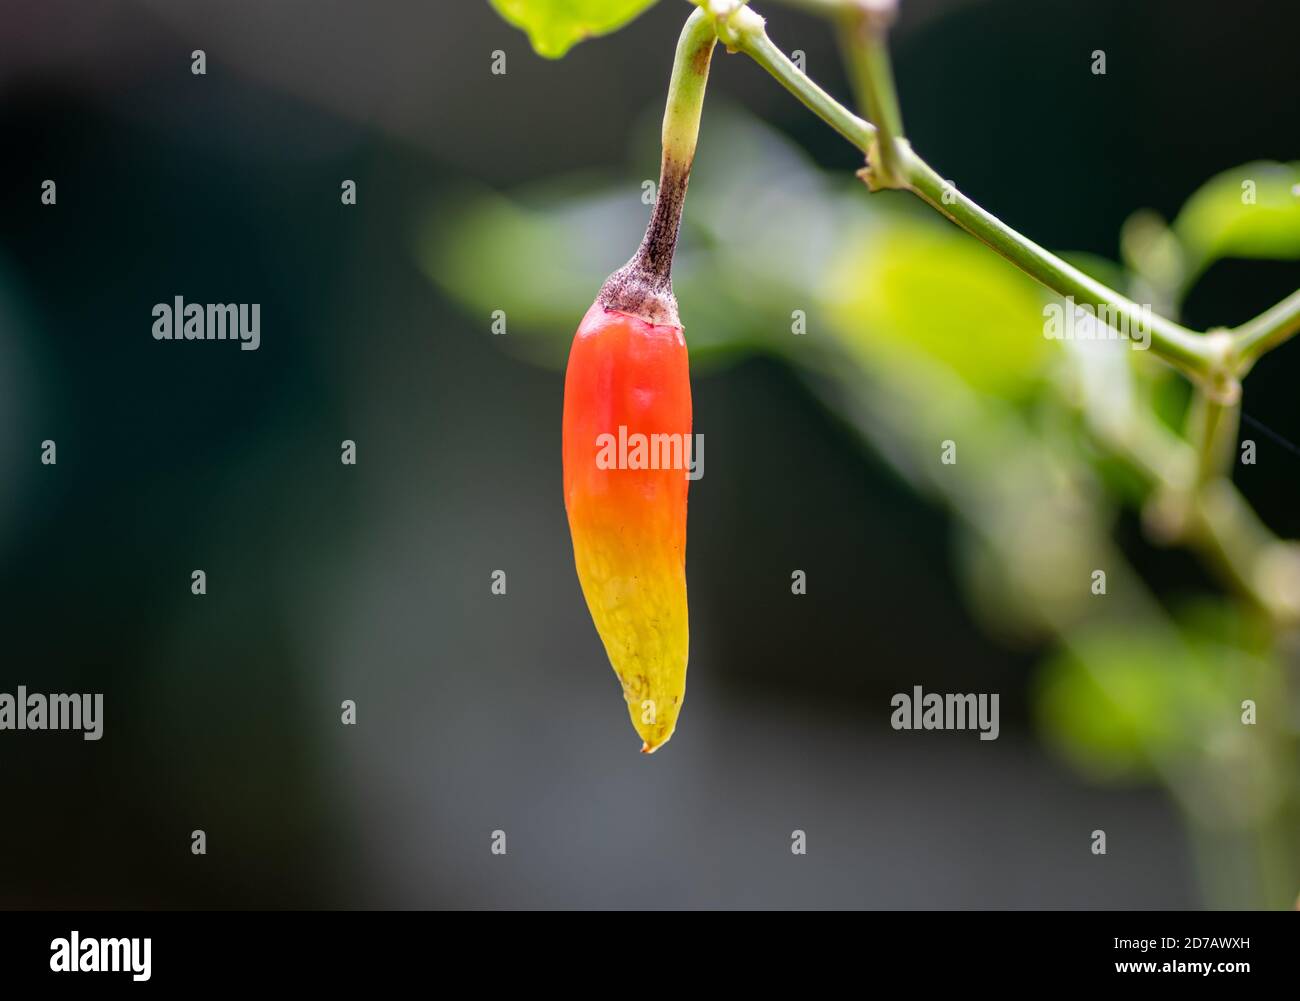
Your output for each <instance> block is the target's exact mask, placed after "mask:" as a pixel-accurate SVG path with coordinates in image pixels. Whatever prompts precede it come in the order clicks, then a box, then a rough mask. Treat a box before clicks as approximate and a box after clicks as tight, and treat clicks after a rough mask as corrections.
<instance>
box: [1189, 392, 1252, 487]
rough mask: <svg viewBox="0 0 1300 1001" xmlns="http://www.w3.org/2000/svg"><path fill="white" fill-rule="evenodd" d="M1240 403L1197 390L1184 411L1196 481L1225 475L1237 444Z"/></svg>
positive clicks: (1208, 480)
mask: <svg viewBox="0 0 1300 1001" xmlns="http://www.w3.org/2000/svg"><path fill="white" fill-rule="evenodd" d="M1240 421H1241V403H1240V401H1238V402H1233V403H1225V402H1223V401H1222V400H1217V399H1214V398H1213V397H1211V396H1209V395H1207V394H1206V393H1202V392H1197V393H1196V395H1195V396H1194V397H1193V398H1192V403H1191V407H1190V408H1189V410H1188V414H1187V440H1188V441H1189V442H1191V443H1192V447H1193V448H1195V449H1196V456H1197V462H1196V482H1197V484H1205V483H1208V482H1210V481H1211V480H1213V479H1217V478H1219V477H1222V476H1226V475H1227V472H1228V469H1229V468H1230V465H1231V463H1232V454H1233V449H1234V448H1235V447H1236V444H1237V429H1238V427H1239V424H1240Z"/></svg>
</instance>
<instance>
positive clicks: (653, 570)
mask: <svg viewBox="0 0 1300 1001" xmlns="http://www.w3.org/2000/svg"><path fill="white" fill-rule="evenodd" d="M715 40H716V39H715V37H714V33H713V28H712V26H711V25H710V23H709V22H708V20H707V18H705V17H704V14H703V12H702V11H696V13H695V14H694V15H692V17H691V18H690V19H689V20H688V21H687V24H686V27H685V29H683V31H682V36H681V40H680V41H679V43H678V48H677V59H676V62H675V64H674V70H673V81H672V85H671V87H670V89H669V95H668V109H667V112H666V113H665V115H664V151H663V162H662V165H661V169H660V177H659V190H658V195H657V197H656V199H655V206H654V211H653V213H652V214H651V218H650V224H649V226H648V227H647V228H646V233H645V238H644V239H643V240H642V242H641V246H640V248H639V249H638V250H637V252H636V254H635V255H633V257H632V259H631V260H630V261H628V263H627V264H626V265H624V266H623V267H622V268H620V269H619V270H618V271H615V272H614V273H613V274H612V275H610V277H609V279H608V280H607V281H606V282H605V284H604V286H603V287H602V288H601V290H600V294H599V295H597V296H596V301H595V302H594V303H593V304H592V306H591V308H590V309H589V310H587V315H586V316H584V317H583V319H582V323H581V324H580V325H579V327H578V332H577V335H576V336H575V337H574V340H573V347H572V349H571V351H570V353H569V364H568V369H567V372H566V375H565V382H564V431H563V439H564V502H565V510H566V511H567V512H568V516H569V530H570V533H571V534H572V537H573V554H574V561H575V563H576V565H577V570H578V580H579V582H580V583H581V585H582V593H583V595H584V596H585V597H586V599H587V608H588V609H589V610H590V612H591V617H592V620H593V621H594V622H595V624H596V631H597V632H598V633H599V634H600V638H601V641H602V642H603V643H604V646H605V652H606V654H607V655H608V656H609V661H610V664H611V665H612V666H613V668H614V673H615V674H617V675H618V679H619V681H620V682H621V683H622V686H623V697H624V698H625V699H626V700H627V705H628V712H629V714H630V715H631V717H632V725H633V726H634V727H635V728H636V730H637V733H638V734H640V736H641V739H642V741H643V745H642V748H641V750H642V751H643V752H646V753H650V752H652V751H654V750H656V749H657V748H658V747H660V746H662V745H663V744H664V743H665V742H667V740H668V739H669V738H670V737H671V736H672V734H673V730H674V728H675V727H676V725H677V716H678V713H679V712H680V711H681V706H682V699H683V697H684V695H685V692H686V661H687V654H688V648H689V627H688V623H687V606H686V491H687V486H688V484H689V482H690V481H689V480H688V479H687V472H688V468H687V467H688V463H689V453H690V442H691V384H690V365H689V362H688V359H687V353H686V338H685V336H684V334H683V330H682V325H681V321H680V320H679V318H678V314H677V300H676V298H675V297H674V296H673V290H672V263H673V251H674V249H675V247H676V244H677V233H678V229H679V225H680V222H681V212H682V204H683V201H684V200H685V197H686V185H687V181H688V179H689V177H690V170H691V163H692V161H693V159H694V151H695V138H696V135H697V133H698V129H699V114H700V106H701V103H702V101H703V97H704V83H705V80H706V79H707V75H708V67H709V60H710V57H711V55H712V52H713V46H714V42H715ZM665 451H666V452H667V454H668V456H669V457H670V458H672V459H676V461H675V462H671V461H670V462H668V463H667V468H665V463H664V461H663V458H664V453H665Z"/></svg>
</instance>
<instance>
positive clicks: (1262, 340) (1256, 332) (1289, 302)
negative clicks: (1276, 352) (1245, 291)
mask: <svg viewBox="0 0 1300 1001" xmlns="http://www.w3.org/2000/svg"><path fill="white" fill-rule="evenodd" d="M1297 333H1300V289H1297V290H1296V291H1294V292H1292V293H1291V294H1290V295H1289V296H1287V297H1286V298H1285V299H1283V300H1282V301H1281V302H1279V303H1278V304H1277V305H1276V306H1274V307H1273V308H1272V309H1269V310H1267V311H1265V312H1263V313H1261V314H1260V315H1259V316H1257V317H1255V318H1254V319H1253V320H1248V321H1246V322H1245V323H1243V324H1242V325H1241V326H1240V327H1237V328H1236V329H1235V330H1233V331H1232V336H1233V338H1234V339H1235V341H1236V354H1237V358H1238V359H1239V360H1240V366H1241V367H1240V369H1239V373H1238V374H1239V375H1245V374H1246V372H1248V371H1249V370H1250V367H1251V366H1252V365H1254V364H1255V362H1256V361H1257V360H1258V359H1259V356H1260V355H1262V354H1264V353H1265V352H1266V351H1271V350H1272V349H1273V348H1275V347H1277V346H1278V345H1279V344H1282V343H1283V342H1285V341H1287V340H1289V339H1290V338H1291V337H1293V336H1295V334H1297Z"/></svg>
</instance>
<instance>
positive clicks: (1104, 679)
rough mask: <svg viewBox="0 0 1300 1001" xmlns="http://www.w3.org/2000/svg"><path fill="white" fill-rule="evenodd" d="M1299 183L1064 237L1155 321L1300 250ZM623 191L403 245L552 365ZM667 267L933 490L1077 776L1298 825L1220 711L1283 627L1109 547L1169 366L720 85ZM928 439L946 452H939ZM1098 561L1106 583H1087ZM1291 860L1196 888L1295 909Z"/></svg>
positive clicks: (1292, 742)
mask: <svg viewBox="0 0 1300 1001" xmlns="http://www.w3.org/2000/svg"><path fill="white" fill-rule="evenodd" d="M1246 180H1250V181H1252V182H1253V183H1254V191H1255V193H1256V195H1257V199H1256V202H1255V203H1254V204H1248V203H1243V201H1242V191H1243V187H1242V182H1243V181H1246ZM1296 184H1300V171H1298V170H1297V167H1296V166H1295V165H1290V166H1288V165H1281V164H1268V163H1256V164H1249V165H1246V166H1244V167H1241V168H1238V169H1236V170H1232V171H1227V172H1225V173H1223V174H1220V175H1218V176H1217V177H1215V178H1213V179H1212V180H1211V181H1209V182H1208V183H1207V184H1206V186H1205V187H1204V188H1202V189H1201V190H1200V191H1198V192H1197V193H1196V194H1195V195H1193V197H1192V198H1191V199H1190V200H1189V201H1188V203H1187V206H1186V207H1185V209H1184V210H1183V211H1182V212H1181V213H1180V214H1179V215H1178V217H1177V219H1176V220H1175V222H1174V224H1173V225H1172V226H1166V225H1165V224H1164V223H1163V222H1162V221H1161V220H1159V218H1158V217H1156V216H1155V215H1154V214H1153V213H1149V212H1141V213H1136V214H1135V215H1134V216H1133V218H1132V219H1131V220H1130V221H1129V223H1128V224H1127V225H1126V227H1125V230H1124V233H1123V234H1122V239H1121V246H1122V249H1123V256H1124V263H1123V264H1120V263H1116V262H1110V261H1101V260H1098V259H1096V258H1088V257H1086V256H1082V255H1070V256H1071V259H1072V260H1073V262H1074V263H1075V264H1076V265H1077V266H1079V267H1081V268H1083V269H1084V270H1087V271H1090V272H1091V273H1093V274H1094V275H1096V276H1097V277H1098V278H1100V279H1101V280H1103V281H1105V282H1107V283H1108V284H1111V285H1112V286H1113V287H1117V288H1119V289H1120V290H1121V291H1126V292H1127V293H1128V294H1130V295H1133V296H1134V297H1135V298H1137V300H1138V301H1146V302H1153V303H1154V304H1155V307H1156V308H1157V309H1160V310H1162V311H1166V312H1169V313H1176V310H1177V306H1178V303H1179V301H1180V300H1181V297H1182V296H1183V295H1184V294H1185V292H1186V290H1187V288H1188V286H1189V283H1190V281H1191V280H1192V279H1194V277H1195V275H1197V274H1200V273H1201V272H1203V271H1204V270H1205V269H1206V268H1207V267H1208V266H1209V265H1210V264H1211V263H1212V262H1213V261H1214V260H1216V259H1218V258H1219V257H1222V256H1225V255H1232V256H1242V257H1277V258H1297V257H1300V198H1298V197H1296V196H1295V195H1294V194H1293V193H1292V186H1293V185H1296ZM641 192H642V186H641V181H640V179H635V178H634V179H619V178H595V177H590V176H585V177H580V178H570V179H567V180H563V181H560V182H556V183H551V184H548V185H545V186H542V187H534V188H532V189H528V190H524V191H519V192H515V193H514V194H513V195H512V196H511V197H509V198H507V197H504V196H501V195H499V194H495V193H489V192H470V191H460V192H456V193H455V194H454V196H452V197H450V198H448V199H447V200H446V201H445V202H443V203H442V204H439V205H436V206H434V207H433V208H432V210H431V215H430V217H429V218H428V219H427V220H425V222H424V224H423V226H422V228H421V231H420V240H419V257H420V259H421V261H422V263H423V265H424V267H425V269H426V271H427V273H428V275H429V276H430V277H431V278H432V279H433V280H434V281H435V282H437V283H438V284H439V285H440V286H441V287H442V288H443V289H444V290H445V291H446V292H447V293H448V294H450V295H451V296H452V297H454V298H455V299H457V300H458V301H460V302H462V303H463V304H464V306H465V308H466V309H467V310H469V311H470V312H472V313H475V314H477V315H480V316H482V317H484V318H485V322H484V329H485V330H486V329H487V324H486V317H487V316H489V315H490V314H491V313H492V311H493V310H497V309H502V310H504V311H505V312H506V315H507V316H508V317H509V322H510V333H511V336H510V337H509V338H503V339H502V346H503V349H505V350H509V351H513V352H516V353H519V354H520V355H522V356H524V357H526V358H528V359H529V360H530V361H533V362H536V363H539V364H544V365H548V366H551V367H555V368H560V367H562V366H563V363H564V359H565V356H566V353H567V349H568V344H569V341H570V339H571V337H572V335H573V330H574V328H575V326H576V324H577V321H578V319H579V318H580V317H581V316H582V314H583V312H584V311H585V310H586V308H587V306H588V305H589V303H590V301H591V299H592V297H593V295H594V294H595V292H596V290H597V289H598V288H599V286H600V283H601V281H602V280H603V279H604V277H605V276H606V275H607V274H608V273H610V272H611V271H613V270H614V269H615V268H617V267H618V266H619V265H621V264H622V263H623V262H624V261H625V260H626V259H627V257H628V256H629V254H630V252H631V251H632V249H633V248H635V247H636V245H637V243H638V241H639V239H640V236H641V231H642V229H643V227H644V225H645V219H646V218H647V215H648V212H649V207H648V206H647V205H646V204H643V202H642V200H641V197H640V196H641ZM674 283H675V286H676V291H677V296H678V299H679V302H680V305H681V311H682V316H683V317H684V318H685V320H686V324H687V326H686V334H687V340H688V342H689V344H690V346H691V353H692V365H693V367H694V368H695V369H696V370H697V371H698V370H699V369H700V368H701V367H706V366H710V365H716V364H722V363H725V362H726V361H727V360H728V359H731V358H735V357H738V356H742V355H744V354H749V353H763V354H767V355H772V356H777V357H779V358H781V359H783V360H784V361H785V362H786V363H788V364H789V365H790V366H791V367H792V370H793V371H795V372H797V373H799V374H800V375H801V376H802V377H803V378H804V379H805V380H806V382H807V384H808V386H809V388H810V390H811V391H812V392H815V393H816V394H817V395H818V396H819V397H820V399H821V400H822V401H823V402H824V403H825V405H826V406H827V407H828V408H830V409H832V410H833V411H834V412H836V413H837V414H839V415H840V416H841V417H842V418H843V419H844V420H845V421H846V422H847V423H848V424H849V425H851V426H852V427H854V428H855V429H857V431H858V432H860V434H861V435H862V438H863V440H864V442H865V443H866V444H868V445H869V446H870V448H871V450H872V451H874V452H875V454H876V455H877V456H879V457H880V458H881V459H882V460H883V461H884V462H886V463H887V464H888V465H889V466H890V467H891V468H892V469H893V470H894V471H895V472H896V474H897V475H899V476H900V477H901V478H902V479H904V480H905V481H906V482H907V483H909V484H910V485H911V486H912V487H913V488H914V489H916V490H917V491H919V492H922V493H924V494H925V495H927V496H929V497H932V498H935V499H937V500H939V501H941V502H942V503H944V504H946V505H947V506H948V508H949V510H950V511H951V513H952V516H953V518H954V524H955V525H956V527H957V533H956V538H955V546H954V548H955V554H956V563H957V572H958V574H959V576H960V577H961V579H962V580H963V581H964V584H965V587H966V592H967V595H968V599H969V601H970V604H971V606H972V607H973V608H974V609H975V611H976V613H977V614H978V615H979V616H980V618H981V619H982V621H983V622H985V623H986V625H987V626H988V627H989V628H990V629H991V630H993V631H995V632H997V633H999V634H1001V635H1004V636H1007V637H1014V638H1016V639H1018V640H1021V641H1024V640H1037V641H1039V642H1045V643H1047V644H1049V649H1050V651H1051V652H1050V653H1049V654H1048V656H1047V661H1046V663H1045V666H1044V670H1043V672H1042V683H1041V685H1040V687H1039V692H1038V699H1037V703H1038V711H1039V718H1040V721H1041V724H1042V731H1043V733H1044V736H1045V739H1046V740H1047V741H1048V742H1049V743H1050V744H1052V745H1053V746H1055V747H1057V748H1058V749H1060V750H1061V752H1062V753H1063V754H1064V755H1065V757H1067V758H1068V759H1069V760H1070V761H1072V762H1073V763H1074V764H1075V765H1076V766H1077V767H1078V768H1079V769H1081V770H1082V771H1083V772H1084V773H1085V774H1087V775H1089V776H1091V777H1093V778H1095V779H1098V780H1111V779H1114V780H1134V779H1144V778H1147V779H1149V778H1158V779H1159V780H1161V781H1162V782H1164V783H1165V784H1166V785H1167V786H1168V788H1169V789H1170V790H1171V791H1172V792H1173V794H1174V795H1175V796H1176V797H1177V798H1178V800H1179V802H1180V803H1182V804H1183V806H1184V807H1185V809H1186V810H1187V813H1188V815H1189V817H1190V818H1192V820H1193V821H1194V822H1195V824H1199V825H1205V826H1210V827H1216V828H1225V827H1226V828H1227V829H1229V830H1232V831H1236V832H1238V833H1239V834H1240V835H1241V836H1242V837H1243V838H1245V839H1255V838H1265V837H1266V836H1267V837H1268V838H1271V839H1272V840H1273V841H1274V842H1276V840H1277V839H1278V838H1279V837H1280V838H1281V839H1282V843H1288V842H1289V843H1292V844H1294V843H1295V842H1294V837H1295V832H1296V829H1297V828H1296V826H1295V825H1296V799H1297V788H1296V786H1297V774H1296V760H1295V757H1296V733H1295V728H1294V725H1293V724H1287V723H1283V722H1280V721H1279V720H1278V719H1277V718H1276V716H1275V717H1274V718H1273V719H1272V721H1271V722H1269V721H1264V720H1261V721H1260V723H1259V724H1258V725H1256V726H1254V727H1246V726H1243V725H1242V722H1241V718H1240V717H1241V712H1242V710H1241V703H1242V701H1243V700H1244V699H1246V698H1250V699H1254V700H1256V701H1257V703H1259V704H1263V703H1264V702H1265V701H1269V704H1271V705H1285V704H1286V696H1285V677H1284V674H1283V671H1284V667H1283V664H1282V661H1281V658H1280V656H1279V654H1278V652H1277V644H1276V640H1277V637H1276V636H1275V635H1274V634H1273V632H1272V631H1271V628H1270V626H1269V624H1268V623H1267V622H1266V620H1265V619H1264V618H1263V616H1262V613H1261V612H1260V611H1259V610H1258V609H1256V608H1254V607H1253V606H1252V605H1251V604H1250V603H1249V602H1248V601H1245V600H1243V599H1241V598H1238V597H1235V596H1233V595H1231V594H1225V595H1223V596H1222V598H1221V600H1218V601H1215V602H1212V603H1209V604H1202V605H1200V606H1197V607H1194V608H1190V609H1186V610H1184V611H1183V612H1181V613H1179V614H1178V615H1177V616H1174V615H1171V614H1170V613H1169V611H1167V609H1166V607H1165V605H1164V604H1163V603H1162V601H1160V600H1157V598H1156V596H1154V595H1152V594H1150V593H1149V592H1148V591H1147V589H1146V588H1145V585H1144V584H1143V582H1142V580H1141V579H1140V577H1139V575H1138V574H1137V573H1136V572H1135V571H1134V570H1133V569H1132V568H1131V567H1129V566H1128V564H1127V563H1126V561H1125V559H1124V557H1123V555H1122V553H1121V552H1120V551H1119V550H1118V548H1117V547H1116V546H1115V545H1114V543H1113V542H1112V539H1111V536H1112V529H1113V522H1114V519H1115V517H1116V515H1117V512H1118V510H1119V508H1120V507H1122V506H1124V505H1131V506H1135V507H1138V506H1141V505H1142V504H1144V503H1145V502H1147V501H1149V500H1150V497H1151V495H1152V494H1153V492H1155V491H1156V490H1157V488H1159V487H1160V486H1162V485H1167V484H1169V483H1177V482H1180V479H1181V478H1185V477H1186V476H1187V475H1188V472H1189V470H1190V468H1191V463H1192V457H1191V455H1190V453H1189V449H1188V446H1187V444H1186V443H1185V442H1184V441H1183V440H1182V439H1181V438H1180V437H1179V436H1178V435H1177V433H1176V432H1175V431H1174V429H1175V428H1177V427H1180V426H1181V421H1182V417H1183V410H1184V409H1185V406H1186V400H1187V394H1186V391H1185V389H1184V387H1183V384H1182V383H1181V380H1179V379H1177V378H1175V377H1174V376H1173V375H1172V373H1171V372H1170V371H1169V370H1168V369H1166V368H1165V367H1164V366H1162V365H1160V364H1159V363H1158V362H1157V361H1156V360H1155V359H1153V358H1151V357H1149V356H1148V355H1147V354H1146V353H1144V352H1141V351H1134V350H1131V348H1130V346H1129V344H1128V343H1126V342H1124V341H1118V340H1095V341H1083V340H1080V341H1071V342H1060V341H1052V340H1048V339H1046V338H1045V337H1044V334H1043V330H1044V313H1043V307H1044V306H1045V305H1046V304H1047V303H1049V302H1051V301H1053V299H1052V297H1051V296H1050V295H1049V293H1047V292H1046V291H1044V290H1043V289H1041V288H1039V287H1038V286H1037V285H1035V284H1034V283H1032V282H1031V281H1030V280H1029V279H1027V278H1026V277H1024V276H1023V275H1022V274H1021V273H1020V272H1019V271H1017V270H1015V269H1014V268H1013V267H1012V266H1011V265H1010V264H1008V263H1006V262H1005V261H1003V260H1002V259H1001V258H998V257H996V256H995V255H993V254H992V253H990V252H989V251H988V250H987V249H985V248H984V247H982V246H980V245H979V244H977V243H976V242H975V241H973V240H971V239H970V238H969V237H967V236H966V235H964V234H963V233H961V232H960V231H959V230H957V229H956V228H955V227H952V226H950V225H948V224H947V223H946V222H944V221H943V220H942V219H940V218H939V217H938V216H937V215H935V214H934V213H932V212H931V211H930V210H929V209H927V208H925V207H923V206H921V205H920V204H919V203H915V202H912V201H909V200H906V199H903V198H901V197H868V196H867V193H866V192H865V191H864V190H861V185H860V184H858V183H857V182H856V181H854V180H852V179H850V178H841V177H834V176H830V175H827V174H825V173H824V172H823V171H821V170H819V169H818V168H817V167H815V166H814V165H813V164H812V163H810V162H809V161H808V159H807V158H806V157H805V156H804V155H803V154H802V153H801V152H800V151H799V150H798V149H797V148H795V147H794V146H792V145H791V144H790V143H789V142H788V141H787V140H785V139H784V138H783V137H781V136H779V135H777V134H775V133H774V132H773V131H771V130H770V129H768V128H766V127H764V126H763V125H761V124H759V123H758V122H756V121H754V120H753V119H752V118H750V117H749V116H747V115H745V114H744V113H742V112H739V111H736V110H734V109H731V108H727V107H725V106H720V105H717V104H714V105H712V106H710V107H709V108H708V109H706V112H705V121H704V125H703V129H702V141H701V148H700V153H699V155H698V158H697V162H696V167H695V171H694V174H693V176H692V180H691V188H690V194H689V197H688V200H687V208H686V216H685V221H684V224H683V236H682V242H681V245H680V248H679V252H678V258H677V262H676V266H675V269H674ZM800 318H802V320H801V321H800ZM799 322H802V323H803V324H805V326H806V333H804V334H802V335H799V334H796V333H794V332H793V331H794V328H795V327H796V326H797V324H798V323H799ZM945 440H951V441H953V442H955V443H956V446H957V449H958V452H957V457H958V461H957V462H956V463H955V464H951V465H947V464H943V463H941V462H940V451H941V444H942V443H943V442H944V441H945ZM1097 568H1103V569H1105V571H1106V574H1107V594H1108V595H1110V598H1109V599H1108V600H1098V599H1097V597H1096V596H1095V595H1094V594H1093V592H1092V590H1091V587H1090V584H1091V581H1092V576H1091V575H1092V573H1093V571H1094V570H1095V569H1097ZM1274 699H1275V700H1276V701H1273V700H1274ZM1247 772H1248V774H1249V775H1250V779H1249V780H1243V779H1242V775H1243V774H1244V773H1247ZM1279 831H1280V832H1282V833H1281V834H1279V833H1278V832H1279ZM1261 832H1263V833H1261ZM1294 855H1295V853H1291V856H1292V857H1290V858H1287V857H1286V853H1285V852H1282V853H1280V856H1279V853H1277V852H1273V853H1272V854H1270V855H1269V858H1270V859H1272V861H1271V862H1270V864H1269V865H1268V866H1261V867H1259V869H1258V871H1257V872H1256V873H1255V874H1254V876H1253V877H1252V880H1250V881H1248V883H1249V885H1248V886H1246V887H1244V888H1239V892H1240V894H1241V895H1240V896H1239V897H1237V898H1235V899H1232V900H1217V901H1215V902H1216V903H1220V904H1222V903H1231V904H1234V905H1238V906H1243V905H1258V904H1261V903H1263V904H1268V905H1273V906H1280V905H1284V904H1287V903H1289V902H1290V901H1291V900H1292V899H1293V898H1294V890H1295V887H1296V885H1297V881H1298V880H1300V871H1297V863H1300V859H1297V858H1295V857H1294ZM1279 857H1280V858H1281V860H1280V861H1279V860H1278V858H1279Z"/></svg>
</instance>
